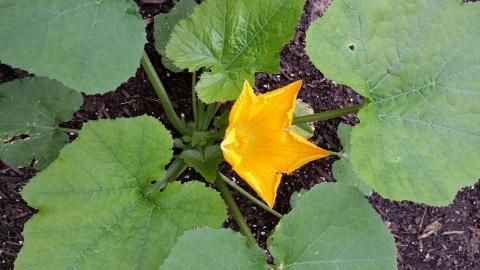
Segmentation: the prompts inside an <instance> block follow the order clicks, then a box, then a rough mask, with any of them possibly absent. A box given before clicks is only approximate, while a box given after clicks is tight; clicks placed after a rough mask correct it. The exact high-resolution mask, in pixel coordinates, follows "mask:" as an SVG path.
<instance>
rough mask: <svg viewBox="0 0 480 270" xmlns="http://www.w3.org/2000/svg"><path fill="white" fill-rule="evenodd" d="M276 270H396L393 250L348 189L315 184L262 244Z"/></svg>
mask: <svg viewBox="0 0 480 270" xmlns="http://www.w3.org/2000/svg"><path fill="white" fill-rule="evenodd" d="M268 246H269V249H270V252H271V253H272V255H273V257H274V258H275V264H276V265H277V268H278V269H315V270H324V269H325V270H331V269H337V270H353V269H369V270H377V269H378V270H389V269H396V248H395V242H394V239H393V237H392V235H391V234H390V233H389V232H388V230H387V229H386V228H385V226H384V225H383V223H382V220H381V219H380V217H379V216H378V214H377V213H375V211H374V210H373V209H372V207H371V206H370V205H369V203H368V201H367V199H365V197H364V196H363V195H362V194H361V193H360V192H359V191H358V189H356V188H354V187H349V186H347V185H344V184H340V183H332V184H326V183H324V184H319V185H316V186H314V187H313V188H312V189H311V190H310V191H308V192H306V193H305V194H303V195H302V196H301V197H300V198H299V199H298V200H297V201H296V203H295V208H293V210H292V211H291V212H290V213H288V214H286V215H285V216H284V217H283V218H282V219H281V220H280V222H279V224H278V225H277V227H276V229H275V232H274V233H273V235H272V236H271V237H270V238H269V239H268Z"/></svg>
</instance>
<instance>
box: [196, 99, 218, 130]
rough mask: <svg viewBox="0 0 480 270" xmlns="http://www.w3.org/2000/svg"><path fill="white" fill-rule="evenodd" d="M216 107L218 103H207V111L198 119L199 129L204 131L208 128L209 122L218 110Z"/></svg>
mask: <svg viewBox="0 0 480 270" xmlns="http://www.w3.org/2000/svg"><path fill="white" fill-rule="evenodd" d="M218 108H220V103H214V104H208V105H207V111H206V112H205V115H203V118H202V119H201V120H200V124H201V125H200V127H199V130H200V131H204V130H207V129H208V126H210V122H211V121H212V119H213V117H214V116H215V114H216V113H217V111H218Z"/></svg>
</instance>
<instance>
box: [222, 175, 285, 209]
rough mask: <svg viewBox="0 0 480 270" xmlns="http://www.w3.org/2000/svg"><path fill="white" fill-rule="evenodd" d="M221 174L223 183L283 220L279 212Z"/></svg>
mask: <svg viewBox="0 0 480 270" xmlns="http://www.w3.org/2000/svg"><path fill="white" fill-rule="evenodd" d="M219 174H220V177H221V178H222V180H223V181H225V183H227V184H228V185H229V186H231V187H232V188H234V189H235V190H236V191H238V193H240V194H242V195H243V196H244V197H246V198H247V199H249V200H250V201H252V202H253V203H255V204H256V205H258V206H260V207H261V208H263V209H265V211H267V212H269V213H270V214H272V215H274V216H276V217H278V218H282V217H283V215H282V214H280V213H278V212H277V211H275V210H273V209H272V208H270V207H268V205H266V204H264V203H263V202H262V201H260V200H259V199H257V198H255V197H253V196H252V195H250V193H248V192H246V191H245V190H244V189H243V188H241V187H240V186H239V185H237V184H235V183H234V182H233V181H232V180H230V179H229V178H228V177H226V176H225V175H224V174H222V173H219Z"/></svg>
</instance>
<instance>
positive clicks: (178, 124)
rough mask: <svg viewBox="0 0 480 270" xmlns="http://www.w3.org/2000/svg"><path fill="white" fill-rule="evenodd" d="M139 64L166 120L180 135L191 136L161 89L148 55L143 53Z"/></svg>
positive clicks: (162, 88) (165, 92) (160, 83)
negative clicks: (160, 105) (155, 93)
mask: <svg viewBox="0 0 480 270" xmlns="http://www.w3.org/2000/svg"><path fill="white" fill-rule="evenodd" d="M140 63H141V65H142V67H143V70H145V73H146V74H147V77H148V79H149V80H150V83H151V84H152V85H153V88H154V89H155V92H157V95H158V97H159V98H160V103H161V104H162V107H163V110H164V111H165V114H166V115H167V118H168V120H169V121H170V123H171V124H172V125H173V127H174V128H175V129H176V130H178V132H180V133H182V134H183V135H187V134H191V133H192V132H191V130H190V129H188V128H187V126H186V125H185V123H184V122H183V121H182V120H181V119H180V118H179V117H178V115H177V114H176V113H175V110H174V109H173V105H172V102H170V98H169V97H168V94H167V91H166V90H165V87H163V84H162V81H160V78H159V77H158V75H157V72H156V71H155V68H154V67H153V65H152V62H151V61H150V59H149V58H148V55H147V53H146V52H145V51H143V55H142V59H141V60H140Z"/></svg>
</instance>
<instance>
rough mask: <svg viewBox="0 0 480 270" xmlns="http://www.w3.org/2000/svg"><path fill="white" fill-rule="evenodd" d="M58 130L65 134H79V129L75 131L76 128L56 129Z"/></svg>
mask: <svg viewBox="0 0 480 270" xmlns="http://www.w3.org/2000/svg"><path fill="white" fill-rule="evenodd" d="M57 128H58V129H59V130H61V131H63V132H67V133H78V132H80V129H76V128H65V127H57Z"/></svg>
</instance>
